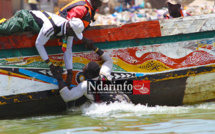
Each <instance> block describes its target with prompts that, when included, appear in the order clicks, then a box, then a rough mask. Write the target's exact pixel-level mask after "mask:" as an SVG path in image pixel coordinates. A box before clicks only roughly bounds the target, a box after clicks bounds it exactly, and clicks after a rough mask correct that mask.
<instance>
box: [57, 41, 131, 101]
mask: <svg viewBox="0 0 215 134" xmlns="http://www.w3.org/2000/svg"><path fill="white" fill-rule="evenodd" d="M85 46H86V48H88V49H90V50H93V51H94V52H95V53H96V54H98V55H99V56H100V57H101V59H102V60H103V62H104V63H103V64H102V66H101V67H100V66H99V65H98V64H97V63H96V62H94V61H90V62H89V63H88V64H87V65H86V66H85V67H84V68H83V75H84V77H85V79H87V80H102V81H111V80H112V75H111V72H112V66H113V60H112V59H111V57H110V56H109V55H108V54H107V53H105V52H104V51H103V50H101V49H99V48H98V47H95V46H94V44H93V43H90V44H86V45H85ZM87 80H85V81H83V82H81V83H79V84H78V85H77V87H73V88H72V89H69V88H68V87H67V86H65V85H64V86H63V81H62V80H60V81H58V83H60V84H59V85H61V87H60V95H61V97H62V98H63V100H64V101H65V102H69V101H72V100H76V99H78V98H80V97H82V96H83V95H84V96H86V98H88V99H89V100H90V101H91V102H98V103H99V102H106V103H110V102H115V101H119V102H121V101H126V102H130V99H129V98H128V96H127V95H125V94H88V93H87Z"/></svg>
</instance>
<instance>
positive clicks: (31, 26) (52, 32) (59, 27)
mask: <svg viewBox="0 0 215 134" xmlns="http://www.w3.org/2000/svg"><path fill="white" fill-rule="evenodd" d="M83 30H84V24H83V22H82V21H81V20H80V19H79V18H75V17H74V18H72V19H70V20H66V19H64V18H63V17H60V16H58V15H56V14H53V13H49V12H45V11H38V10H30V11H26V10H20V11H18V12H17V13H16V14H15V15H14V16H13V17H12V18H11V19H9V20H5V21H4V22H2V23H0V35H12V34H13V33H20V32H25V31H32V32H34V33H39V34H38V36H37V39H36V42H35V44H36V48H37V50H38V52H39V54H40V56H41V58H42V59H43V60H44V61H45V62H46V63H47V64H48V66H49V68H50V70H51V72H52V74H53V76H54V77H55V78H56V79H58V80H59V79H62V76H61V75H60V73H59V70H58V69H56V67H55V66H54V65H53V64H52V62H50V60H49V57H48V54H47V52H46V50H45V47H44V45H45V44H46V42H47V41H48V40H49V39H50V38H61V39H62V40H63V42H64V44H65V43H67V49H66V51H64V62H65V67H66V69H67V70H71V69H72V68H73V65H72V62H73V61H72V58H73V57H72V44H73V38H74V37H76V38H78V39H80V40H82V41H83V42H84V43H88V42H87V40H85V38H83V34H82V32H83Z"/></svg>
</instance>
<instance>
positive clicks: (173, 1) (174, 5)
mask: <svg viewBox="0 0 215 134" xmlns="http://www.w3.org/2000/svg"><path fill="white" fill-rule="evenodd" d="M167 4H168V11H169V14H170V15H171V16H173V17H174V18H176V17H181V14H180V11H181V0H167Z"/></svg>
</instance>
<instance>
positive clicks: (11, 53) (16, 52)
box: [0, 31, 215, 58]
mask: <svg viewBox="0 0 215 134" xmlns="http://www.w3.org/2000/svg"><path fill="white" fill-rule="evenodd" d="M214 35H215V31H207V32H199V33H192V34H182V35H174V36H164V37H156V38H144V39H133V40H123V41H115V42H102V43H96V44H95V46H97V47H99V48H100V49H115V48H126V47H135V46H144V45H153V44H163V43H174V42H180V41H190V40H199V39H205V38H214ZM46 51H47V53H48V54H49V55H50V54H60V53H62V50H61V46H52V47H46ZM84 51H89V50H87V49H85V47H84V45H83V44H78V45H74V46H73V52H84ZM33 55H38V52H37V50H36V48H35V47H33V48H21V49H3V50H0V58H11V57H21V56H23V57H24V56H33Z"/></svg>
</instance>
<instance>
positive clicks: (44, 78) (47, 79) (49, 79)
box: [19, 68, 76, 87]
mask: <svg viewBox="0 0 215 134" xmlns="http://www.w3.org/2000/svg"><path fill="white" fill-rule="evenodd" d="M19 72H20V73H23V74H25V75H28V76H30V77H33V78H36V79H38V80H41V81H45V82H48V83H52V84H55V85H58V82H57V80H56V79H55V78H52V77H49V76H45V75H42V74H39V73H35V72H33V71H29V70H25V69H21V68H20V69H19ZM75 86H76V85H73V84H71V85H70V87H75Z"/></svg>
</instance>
